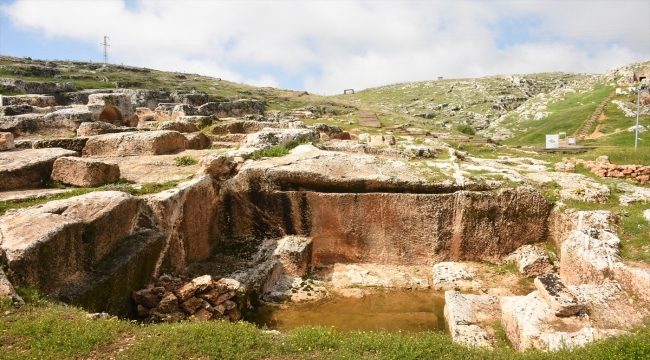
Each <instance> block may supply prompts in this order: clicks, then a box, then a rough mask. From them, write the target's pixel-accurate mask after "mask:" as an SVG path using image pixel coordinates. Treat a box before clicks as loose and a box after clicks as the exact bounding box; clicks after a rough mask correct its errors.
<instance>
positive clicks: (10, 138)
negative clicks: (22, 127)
mask: <svg viewBox="0 0 650 360" xmlns="http://www.w3.org/2000/svg"><path fill="white" fill-rule="evenodd" d="M15 147H16V146H15V145H14V134H12V133H8V132H0V151H5V150H11V149H13V148H15Z"/></svg>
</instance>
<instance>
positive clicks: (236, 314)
mask: <svg viewBox="0 0 650 360" xmlns="http://www.w3.org/2000/svg"><path fill="white" fill-rule="evenodd" d="M228 319H229V320H230V321H231V322H234V321H237V320H239V319H241V312H240V311H239V309H237V308H236V307H235V308H232V309H230V310H228Z"/></svg>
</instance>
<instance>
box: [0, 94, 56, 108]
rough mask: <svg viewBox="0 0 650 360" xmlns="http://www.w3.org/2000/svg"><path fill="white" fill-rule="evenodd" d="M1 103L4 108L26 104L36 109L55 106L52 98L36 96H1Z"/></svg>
mask: <svg viewBox="0 0 650 360" xmlns="http://www.w3.org/2000/svg"><path fill="white" fill-rule="evenodd" d="M2 102H3V104H4V105H5V106H7V105H21V104H26V105H31V106H36V107H48V106H56V105H57V103H56V101H55V100H54V96H49V95H36V94H28V95H14V96H3V97H2Z"/></svg>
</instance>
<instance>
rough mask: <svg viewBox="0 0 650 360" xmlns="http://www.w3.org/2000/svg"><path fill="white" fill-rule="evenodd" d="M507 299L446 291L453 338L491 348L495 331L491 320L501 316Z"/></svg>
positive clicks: (448, 318)
mask: <svg viewBox="0 0 650 360" xmlns="http://www.w3.org/2000/svg"><path fill="white" fill-rule="evenodd" d="M504 299H505V298H502V297H499V296H490V295H472V294H461V293H460V292H458V291H454V290H450V291H446V292H445V310H444V311H445V320H446V321H447V324H448V326H449V332H450V333H451V337H452V339H453V340H454V342H457V343H459V344H463V345H466V346H468V347H486V348H492V347H493V343H494V341H495V334H494V330H493V329H492V327H491V324H492V323H493V322H494V321H497V320H499V319H500V318H501V303H502V302H503V301H504Z"/></svg>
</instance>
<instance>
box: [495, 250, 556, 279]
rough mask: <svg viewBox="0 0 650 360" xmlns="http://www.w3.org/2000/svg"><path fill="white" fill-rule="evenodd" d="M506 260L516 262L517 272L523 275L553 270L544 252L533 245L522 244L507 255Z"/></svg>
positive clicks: (545, 272)
mask: <svg viewBox="0 0 650 360" xmlns="http://www.w3.org/2000/svg"><path fill="white" fill-rule="evenodd" d="M506 260H507V261H514V262H515V263H516V264H517V269H519V273H520V274H521V275H523V276H525V277H534V276H539V275H544V274H548V273H550V272H553V270H554V268H553V265H552V264H551V260H550V259H549V257H548V255H546V252H545V251H544V250H542V249H540V248H538V247H536V246H534V245H524V246H522V247H520V248H519V249H517V250H515V251H514V252H513V253H512V254H510V255H508V257H507V258H506Z"/></svg>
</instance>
